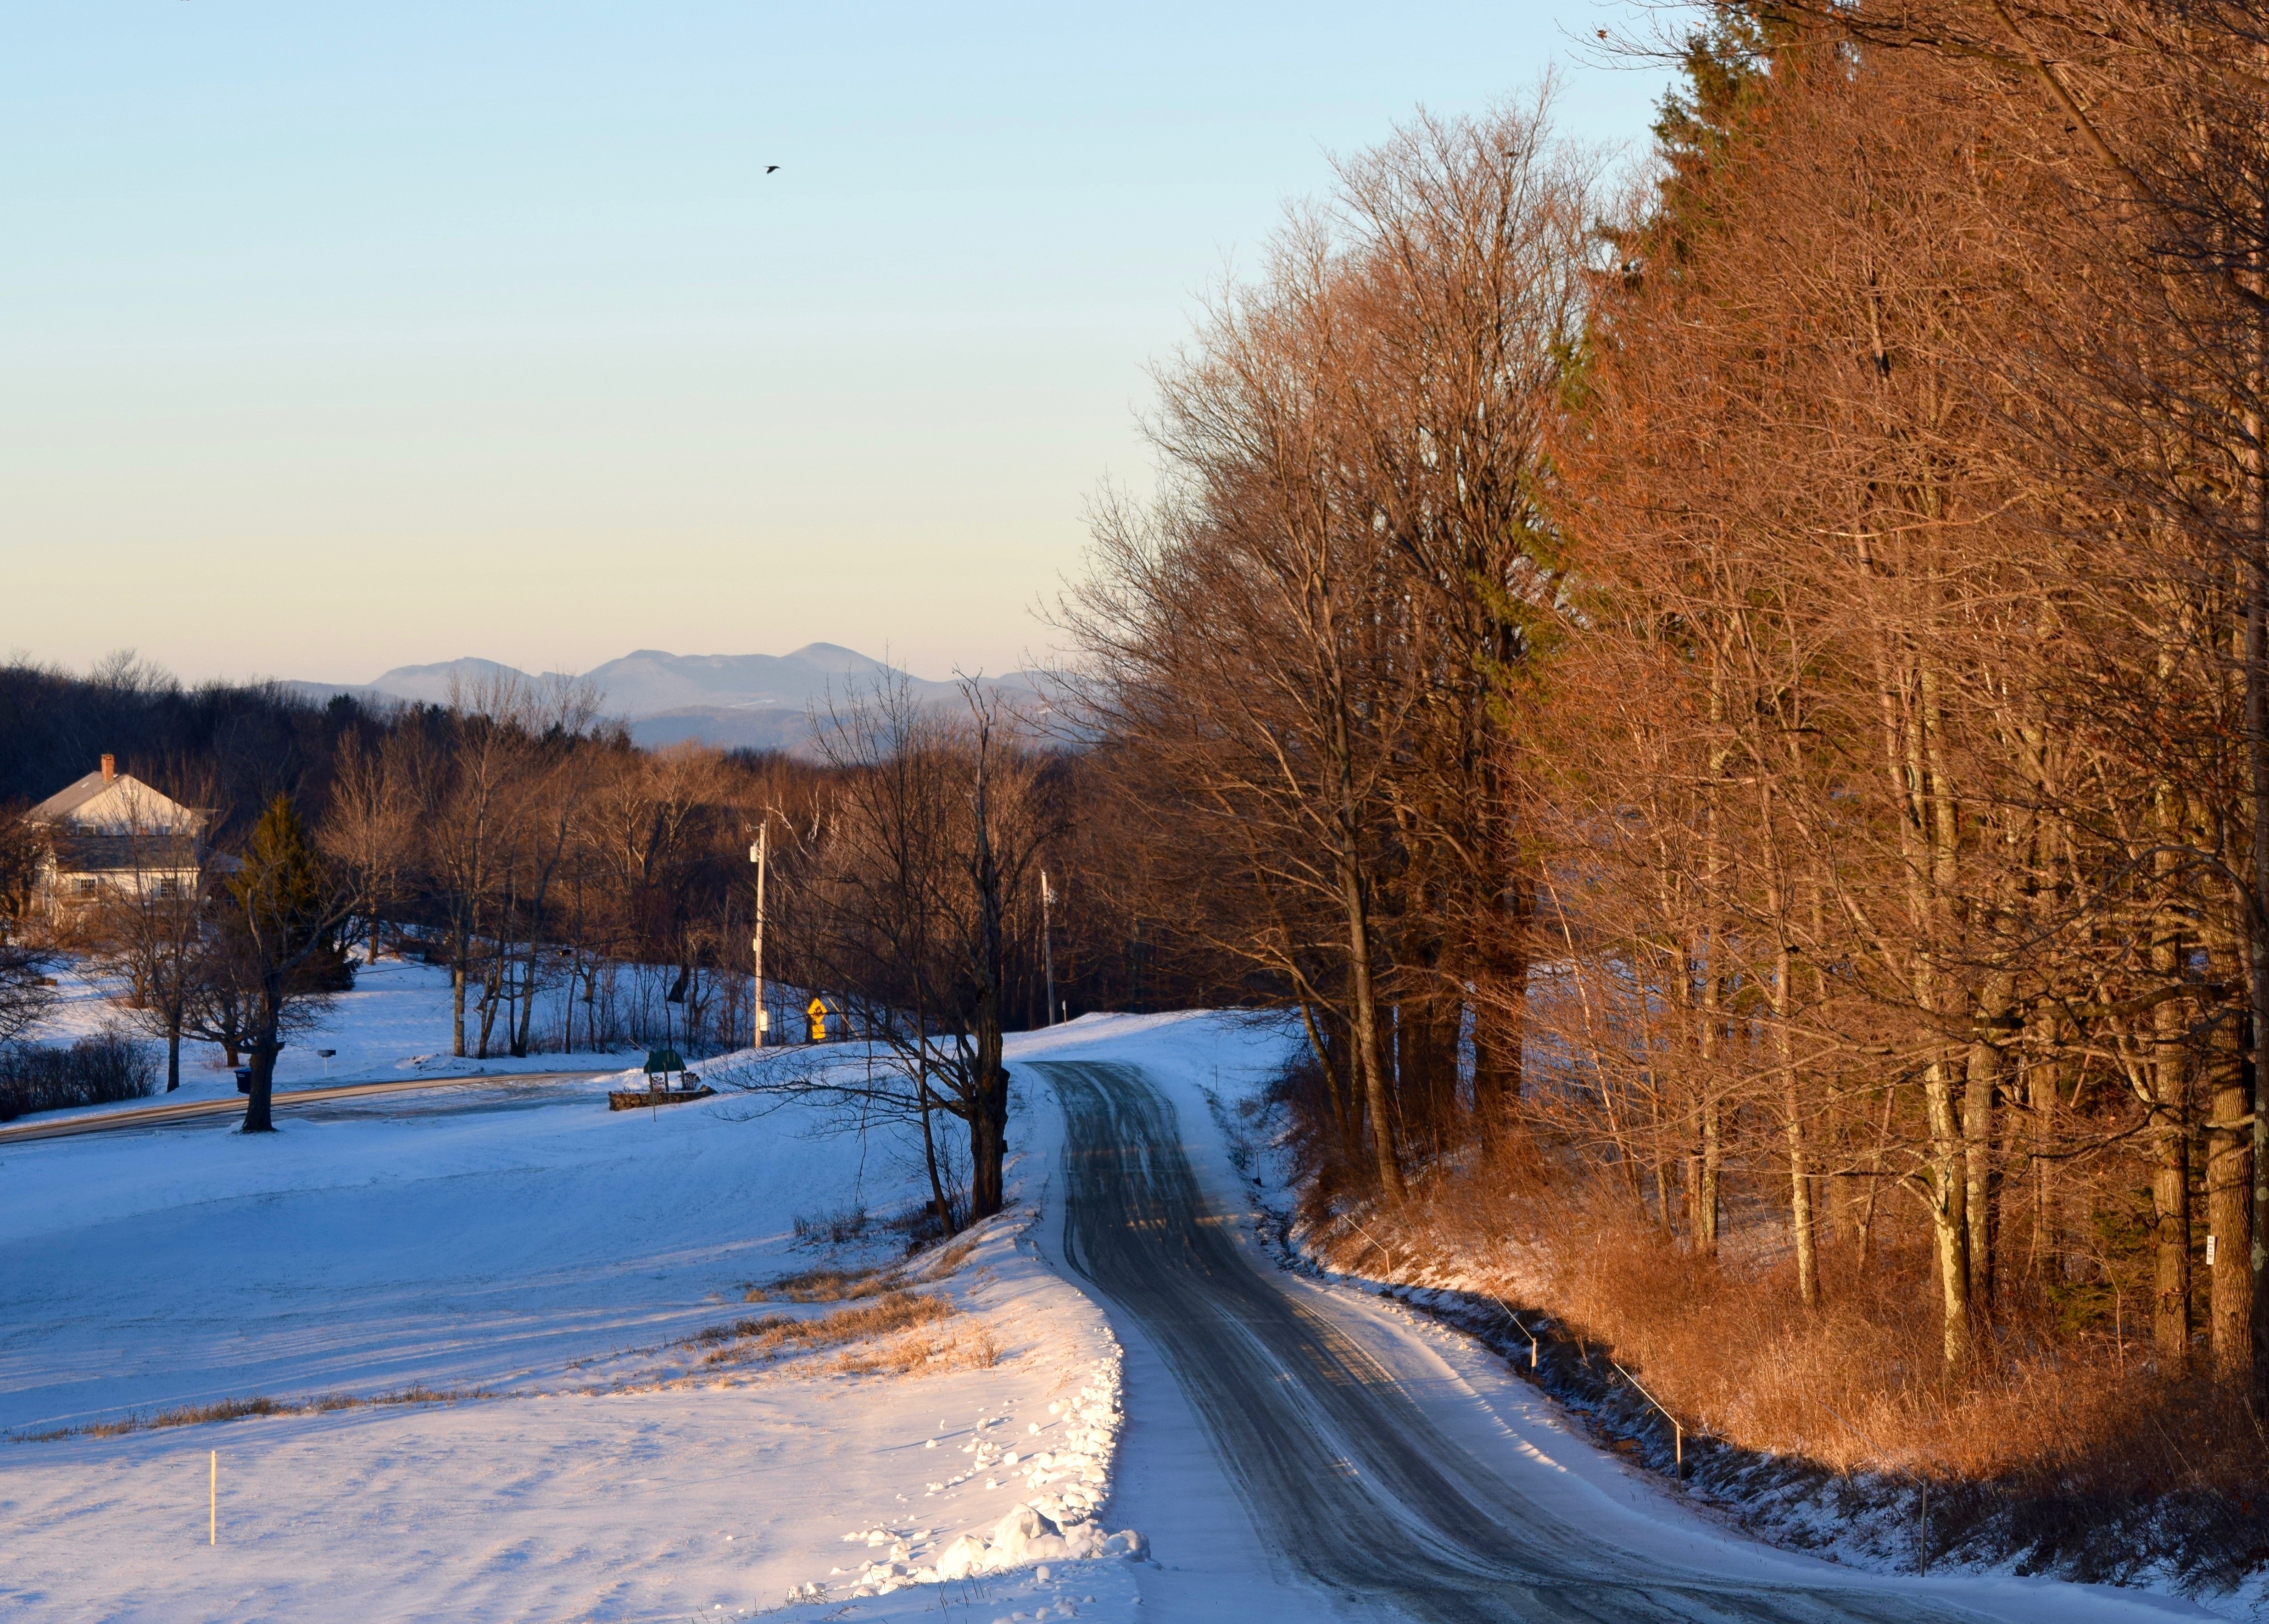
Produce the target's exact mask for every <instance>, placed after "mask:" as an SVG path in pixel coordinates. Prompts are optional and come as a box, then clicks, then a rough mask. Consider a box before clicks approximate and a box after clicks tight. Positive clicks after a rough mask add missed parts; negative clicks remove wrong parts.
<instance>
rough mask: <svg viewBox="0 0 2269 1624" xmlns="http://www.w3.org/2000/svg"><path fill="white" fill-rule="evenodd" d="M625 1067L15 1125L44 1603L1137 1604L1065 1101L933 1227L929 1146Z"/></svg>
mask: <svg viewBox="0 0 2269 1624" xmlns="http://www.w3.org/2000/svg"><path fill="white" fill-rule="evenodd" d="M429 1014H430V1009H429ZM412 1043H413V1044H417V1046H416V1047H413V1048H411V1049H410V1052H419V1050H421V1049H422V1048H423V1047H424V1046H425V1045H423V1044H418V1043H417V1040H416V1039H412ZM322 1046H326V1047H329V1046H333V1045H330V1044H328V1043H326V1044H324V1045H322ZM341 1046H343V1045H341ZM380 1046H381V1045H377V1044H373V1052H374V1051H375V1050H376V1049H377V1048H378V1047H380ZM817 1058H820V1057H818V1056H817V1055H816V1054H815V1052H810V1051H787V1052H780V1051H775V1052H772V1053H771V1054H770V1055H768V1056H767V1057H766V1061H767V1063H769V1064H780V1063H791V1064H795V1065H799V1066H802V1065H809V1064H810V1063H812V1061H813V1060H814V1059H817ZM825 1058H827V1059H832V1060H834V1061H836V1062H837V1063H849V1064H859V1063H861V1056H860V1055H859V1054H858V1052H857V1051H856V1050H854V1048H853V1046H852V1045H842V1046H841V1047H840V1048H838V1049H834V1050H831V1051H830V1052H828V1054H827V1056H826V1057H825ZM554 1063H555V1064H556V1061H555V1062H554ZM396 1074H397V1075H398V1074H399V1073H398V1072H397V1073H396ZM608 1082H609V1079H607V1078H603V1077H601V1078H595V1079H592V1080H591V1081H588V1082H574V1083H567V1084H560V1085H553V1086H548V1087H545V1088H543V1089H539V1090H529V1089H513V1090H509V1091H506V1090H495V1091H490V1090H464V1089H461V1090H454V1091H451V1090H437V1091H436V1092H434V1093H431V1094H426V1093H419V1094H413V1095H395V1096H381V1097H380V1098H378V1099H375V1100H372V1101H368V1102H349V1103H342V1104H338V1105H335V1106H329V1107H323V1108H320V1110H319V1111H307V1112H305V1113H301V1114H298V1115H295V1116H292V1117H291V1118H286V1119H285V1123H284V1126H283V1131H282V1132H281V1133H277V1134H276V1135H274V1136H268V1137H261V1138H255V1139H247V1138H245V1137H243V1136H242V1135H240V1134H236V1133H231V1132H228V1131H226V1130H225V1127H224V1126H220V1125H219V1124H218V1123H217V1124H215V1125H213V1126H203V1127H186V1128H184V1127H176V1128H172V1129H167V1130H163V1131H157V1132H132V1133H114V1134H106V1135H100V1136H96V1137H91V1138H85V1139H63V1140H44V1141H40V1142H36V1143H29V1144H23V1145H19V1146H15V1147H11V1148H8V1149H7V1150H6V1151H5V1153H4V1155H0V1430H4V1432H5V1433H6V1434H7V1436H8V1438H9V1440H10V1441H8V1442H5V1443H0V1516H4V1517H5V1519H6V1522H7V1524H8V1526H9V1528H10V1531H11V1535H10V1539H8V1540H7V1541H6V1542H5V1544H4V1546H0V1613H17V1614H20V1615H23V1616H29V1617H39V1618H42V1619H80V1618H85V1619H95V1618H100V1619H106V1620H107V1619H122V1620H200V1619H211V1618H222V1617H225V1618H230V1619H241V1620H252V1619H277V1620H285V1619H303V1618H306V1619H313V1618H322V1619H334V1618H341V1617H345V1618H351V1619H357V1620H361V1619H458V1618H465V1617H473V1616H478V1617H483V1618H498V1619H531V1620H533V1619H545V1620H552V1619H569V1618H572V1619H590V1620H600V1619H606V1620H649V1619H651V1620H660V1619H682V1618H684V1617H685V1616H687V1615H688V1614H689V1613H699V1614H701V1615H703V1616H716V1617H730V1616H735V1615H746V1614H748V1613H754V1612H759V1611H765V1610H771V1609H776V1608H779V1607H780V1606H782V1605H783V1598H786V1597H787V1596H789V1595H790V1593H791V1592H793V1593H794V1594H795V1596H796V1597H798V1598H802V1599H805V1600H809V1601H815V1602H816V1601H820V1600H821V1599H822V1598H824V1606H818V1607H817V1608H816V1609H814V1611H817V1612H833V1611H835V1610H836V1609H839V1608H840V1607H842V1606H846V1605H848V1606H853V1607H854V1609H855V1610H854V1612H853V1613H851V1614H849V1615H847V1616H854V1617H857V1618H861V1619H878V1620H881V1619H896V1618H899V1617H902V1616H903V1617H905V1618H908V1619H911V1618H913V1617H916V1616H918V1615H920V1614H921V1613H924V1612H926V1611H928V1612H934V1611H935V1610H936V1609H937V1607H938V1606H940V1605H941V1604H943V1605H947V1606H950V1607H951V1609H952V1610H953V1613H954V1614H955V1615H956V1616H968V1617H972V1618H976V1619H979V1620H990V1619H992V1618H994V1617H1007V1616H1009V1615H1010V1614H1012V1613H1019V1612H1021V1613H1025V1614H1026V1615H1027V1616H1028V1617H1038V1616H1041V1614H1040V1613H1039V1612H1038V1609H1040V1608H1042V1607H1046V1608H1049V1609H1051V1611H1050V1612H1049V1613H1048V1614H1047V1615H1046V1616H1049V1617H1061V1616H1072V1615H1074V1614H1084V1615H1087V1616H1100V1617H1119V1618H1131V1617H1134V1616H1135V1613H1133V1612H1132V1611H1130V1610H1131V1609H1132V1608H1133V1607H1134V1603H1135V1592H1134V1583H1133V1579H1132V1576H1131V1571H1130V1568H1129V1564H1128V1563H1127V1562H1126V1561H1123V1560H1121V1559H1120V1555H1119V1554H1118V1553H1119V1552H1121V1551H1124V1550H1127V1548H1128V1547H1130V1546H1139V1543H1140V1542H1139V1540H1137V1539H1134V1538H1132V1537H1127V1536H1122V1537H1120V1539H1117V1540H1116V1541H1115V1542H1114V1541H1113V1540H1112V1539H1111V1538H1110V1537H1109V1535H1108V1534H1107V1533H1106V1532H1105V1529H1106V1524H1105V1520H1104V1517H1105V1512H1106V1510H1107V1508H1108V1502H1109V1499H1110V1495H1111V1489H1112V1467H1113V1463H1114V1458H1115V1451H1116V1445H1117V1440H1118V1433H1119V1421H1120V1389H1119V1370H1120V1355H1119V1349H1118V1345H1117V1343H1116V1342H1115V1340H1113V1338H1112V1335H1111V1333H1110V1332H1109V1330H1108V1328H1107V1326H1106V1325H1105V1323H1104V1320H1103V1318H1102V1316H1101V1315H1100V1314H1099V1313H1098V1311H1097V1310H1096V1309H1095V1308H1094V1306H1093V1305H1092V1304H1091V1303H1089V1302H1088V1300H1087V1299H1086V1298H1085V1297H1084V1296H1082V1295H1081V1294H1080V1293H1079V1292H1078V1291H1077V1290H1075V1289H1074V1288H1072V1287H1071V1286H1069V1285H1068V1284H1066V1283H1065V1282H1064V1281H1062V1280H1061V1278H1060V1277H1059V1276H1058V1275H1057V1274H1056V1273H1054V1272H1053V1270H1051V1269H1050V1268H1049V1267H1048V1266H1046V1263H1045V1262H1044V1261H1043V1260H1042V1259H1041V1257H1040V1255H1039V1249H1038V1243H1037V1242H1036V1239H1035V1235H1034V1231H1035V1229H1036V1226H1038V1224H1039V1223H1040V1222H1042V1221H1043V1220H1044V1219H1045V1217H1046V1212H1047V1202H1046V1183H1047V1176H1048V1172H1049V1170H1051V1169H1052V1168H1053V1165H1054V1163H1055V1158H1056V1148H1057V1142H1056V1141H1057V1135H1058V1134H1059V1133H1060V1132H1061V1129H1060V1126H1059V1124H1058V1122H1057V1119H1056V1115H1055V1113H1054V1112H1053V1110H1051V1109H1046V1108H1042V1109H1031V1108H1030V1102H1028V1101H1026V1100H1024V1099H1020V1100H1019V1108H1018V1111H1017V1112H1016V1118H1015V1121H1014V1125H1013V1128H1012V1144H1013V1147H1014V1151H1015V1155H1014V1159H1013V1161H1012V1163H1011V1165H1010V1168H1009V1179H1010V1189H1011V1192H1012V1193H1013V1194H1014V1196H1015V1198H1016V1201H1015V1205H1013V1206H1012V1207H1011V1208H1010V1210H1009V1212H1008V1213H1006V1214H1003V1215H1002V1216H1001V1218H999V1219H995V1220H994V1221H993V1222H990V1223H988V1224H986V1225H983V1226H980V1227H979V1229H977V1230H976V1231H974V1232H972V1234H971V1235H970V1236H965V1237H962V1238H961V1240H959V1241H957V1242H956V1243H955V1244H951V1245H950V1246H943V1247H940V1246H935V1245H932V1246H930V1247H928V1248H925V1249H923V1250H921V1251H918V1252H916V1253H915V1254H914V1255H913V1256H911V1257H909V1256H907V1250H906V1235H905V1230H904V1229H903V1228H900V1229H892V1228H891V1227H889V1226H888V1225H887V1224H886V1223H885V1222H883V1217H885V1216H887V1215H888V1214H892V1213H896V1212H905V1211H908V1210H911V1209H913V1207H917V1206H918V1205H919V1194H920V1184H919V1180H918V1170H917V1169H916V1167H915V1166H914V1165H913V1163H911V1162H910V1161H908V1160H907V1159H906V1158H905V1156H904V1155H903V1153H902V1152H901V1151H896V1150H893V1149H892V1148H890V1147H888V1146H887V1145H885V1144H884V1143H883V1141H882V1140H870V1141H868V1142H867V1143H865V1144H862V1143H861V1141H860V1140H857V1139H856V1138H854V1137H846V1136H834V1135H827V1134H824V1133H820V1132H818V1130H819V1129H820V1128H822V1127H823V1126H824V1124H823V1123H821V1122H820V1121H818V1120H817V1118H814V1117H813V1116H811V1115H810V1114H809V1113H808V1112H804V1111H801V1110H799V1109H796V1108H789V1109H787V1110H783V1111H776V1112H773V1113H771V1114H769V1115H761V1116H760V1115H758V1114H757V1113H756V1111H754V1110H753V1109H752V1108H751V1104H750V1102H749V1101H748V1100H746V1099H744V1098H742V1097H739V1096H733V1095H729V1094H728V1095H726V1096H721V1097H720V1098H717V1099H713V1100H708V1101H704V1102H701V1103H699V1104H690V1105H677V1106H674V1107H671V1108H670V1109H669V1110H665V1111H654V1112H647V1111H639V1112H625V1113H613V1112H610V1111H607V1109H606V1107H605V1104H604V1101H603V1099H602V1097H601V1096H602V1094H603V1092H604V1090H605V1089H606V1087H607V1086H608ZM861 1208H863V1209H864V1210H865V1211H866V1212H867V1213H869V1214H876V1216H874V1217H869V1218H868V1219H866V1220H865V1221H863V1222H862V1221H861V1219H860V1217H859V1215H858V1214H859V1212H860V1210H861ZM800 1219H801V1220H802V1223H801V1224H799V1222H798V1221H799V1220H800ZM255 1398H258V1399H266V1400H269V1401H270V1406H271V1407H272V1408H274V1409H276V1410H277V1411H278V1412H280V1413H274V1414H255V1415H252V1416H248V1417H244V1418H240V1419H236V1420H232V1421H227V1422H226V1423H225V1424H221V1423H218V1422H206V1423H200V1424H165V1425H156V1426H152V1425H150V1424H149V1423H150V1422H151V1421H152V1420H165V1421H178V1420H180V1419H181V1416H180V1414H179V1413H181V1412H183V1411H190V1410H195V1409H197V1408H204V1409H207V1410H209V1411H216V1412H220V1413H226V1412H227V1411H230V1410H232V1409H233V1410H241V1409H243V1408H244V1407H245V1406H246V1405H247V1402H248V1401H249V1400H251V1399H255ZM122 1423H130V1424H131V1427H132V1429H129V1430H115V1429H116V1428H119V1427H120V1426H121V1425H122ZM102 1428H111V1429H113V1430H111V1431H109V1432H108V1433H107V1436H106V1434H105V1433H104V1432H103V1431H102V1430H100V1429H102ZM41 1435H48V1436H44V1437H42V1436H41ZM216 1451H217V1453H218V1499H217V1513H218V1515H217V1527H218V1544H217V1545H212V1544H208V1526H207V1517H208V1504H207V1495H208V1485H209V1476H208V1474H209V1473H210V1472H211V1470H212V1463H213V1457H214V1453H215V1452H216ZM1118 1526H1119V1524H1117V1523H1116V1522H1110V1523H1108V1524H1107V1527H1108V1528H1110V1529H1116V1528H1117V1527H1118ZM846 1539H847V1540H848V1541H849V1542H850V1544H851V1545H852V1546H855V1547H856V1548H855V1549H849V1548H846ZM1083 1559H1091V1560H1083ZM1044 1574H1045V1576H1043V1575H1044Z"/></svg>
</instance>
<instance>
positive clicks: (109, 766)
mask: <svg viewBox="0 0 2269 1624" xmlns="http://www.w3.org/2000/svg"><path fill="white" fill-rule="evenodd" d="M117 776H118V757H115V756H114V755H112V754H111V753H110V752H109V751H108V750H105V751H103V752H102V781H103V782H104V783H106V784H107V783H109V782H110V780H111V779H115V778H116V777H117Z"/></svg>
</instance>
